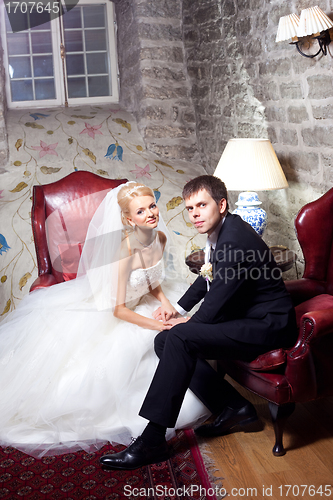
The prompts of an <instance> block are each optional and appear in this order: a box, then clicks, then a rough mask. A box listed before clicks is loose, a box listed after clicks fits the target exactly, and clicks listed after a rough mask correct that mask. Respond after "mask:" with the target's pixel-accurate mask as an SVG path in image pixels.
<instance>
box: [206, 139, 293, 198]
mask: <svg viewBox="0 0 333 500" xmlns="http://www.w3.org/2000/svg"><path fill="white" fill-rule="evenodd" d="M214 175H215V176H216V177H219V178H220V179H222V180H223V182H224V183H225V185H226V187H227V189H228V190H229V191H266V190H272V189H283V188H287V187H288V182H287V179H286V177H285V175H284V173H283V170H282V168H281V165H280V162H279V160H278V158H277V156H276V154H275V151H274V149H273V146H272V144H271V143H270V141H269V140H268V139H230V140H229V141H228V143H227V145H226V147H225V149H224V151H223V153H222V156H221V159H220V161H219V163H218V165H217V167H216V170H215V172H214Z"/></svg>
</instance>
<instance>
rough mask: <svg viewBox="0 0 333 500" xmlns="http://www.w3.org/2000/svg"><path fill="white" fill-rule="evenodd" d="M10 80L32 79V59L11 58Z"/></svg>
mask: <svg viewBox="0 0 333 500" xmlns="http://www.w3.org/2000/svg"><path fill="white" fill-rule="evenodd" d="M9 76H10V78H31V65H30V57H29V56H28V57H10V58H9Z"/></svg>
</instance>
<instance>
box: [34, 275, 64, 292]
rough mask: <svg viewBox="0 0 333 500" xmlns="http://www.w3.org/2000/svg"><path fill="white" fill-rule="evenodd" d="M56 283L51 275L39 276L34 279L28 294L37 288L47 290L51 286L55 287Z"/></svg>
mask: <svg viewBox="0 0 333 500" xmlns="http://www.w3.org/2000/svg"><path fill="white" fill-rule="evenodd" d="M57 283H58V282H57V280H56V279H55V277H54V276H53V274H41V275H40V276H38V278H36V279H35V281H34V282H33V284H32V285H31V287H30V292H33V291H34V290H37V289H38V288H47V287H49V286H52V285H56V284H57Z"/></svg>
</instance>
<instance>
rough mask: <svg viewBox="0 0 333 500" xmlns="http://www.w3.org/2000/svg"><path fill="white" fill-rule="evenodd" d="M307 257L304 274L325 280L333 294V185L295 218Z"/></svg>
mask: <svg viewBox="0 0 333 500" xmlns="http://www.w3.org/2000/svg"><path fill="white" fill-rule="evenodd" d="M295 229H296V234H297V238H298V241H299V243H300V245H301V248H302V251H303V255H304V260H305V269H304V275H303V277H304V278H308V279H313V280H317V281H321V282H324V283H325V287H326V293H329V294H331V295H332V294H333V188H332V189H330V190H329V191H328V192H327V193H325V194H324V195H323V196H321V197H320V198H319V199H318V200H316V201H313V202H311V203H308V204H307V205H305V206H304V207H303V208H302V209H301V210H300V212H299V213H298V215H297V217H296V220H295Z"/></svg>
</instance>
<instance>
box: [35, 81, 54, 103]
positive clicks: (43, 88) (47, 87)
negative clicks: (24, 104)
mask: <svg viewBox="0 0 333 500" xmlns="http://www.w3.org/2000/svg"><path fill="white" fill-rule="evenodd" d="M35 92H36V99H39V100H40V99H55V98H56V95H55V88H54V80H53V78H52V79H51V78H48V79H46V78H45V79H41V80H35Z"/></svg>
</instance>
